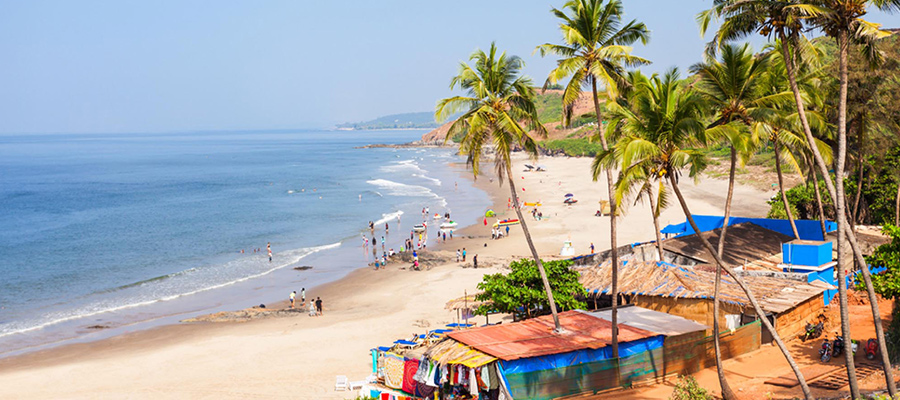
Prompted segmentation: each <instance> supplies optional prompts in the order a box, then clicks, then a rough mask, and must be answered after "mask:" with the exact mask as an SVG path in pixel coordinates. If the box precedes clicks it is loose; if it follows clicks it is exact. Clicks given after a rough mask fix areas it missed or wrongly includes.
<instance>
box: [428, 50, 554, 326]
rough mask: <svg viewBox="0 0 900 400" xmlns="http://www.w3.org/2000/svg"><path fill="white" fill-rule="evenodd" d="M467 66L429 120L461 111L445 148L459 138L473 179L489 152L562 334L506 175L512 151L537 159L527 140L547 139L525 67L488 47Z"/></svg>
mask: <svg viewBox="0 0 900 400" xmlns="http://www.w3.org/2000/svg"><path fill="white" fill-rule="evenodd" d="M469 60H470V61H474V62H475V66H474V68H473V67H472V66H470V65H469V64H467V63H465V62H462V63H460V66H459V74H458V75H456V76H454V77H453V79H452V80H451V81H450V89H451V90H453V89H456V88H457V87H459V88H460V89H462V90H464V91H465V92H466V95H464V96H454V97H449V98H446V99H443V100H441V101H439V102H438V104H437V107H436V108H435V113H434V114H435V118H436V119H438V120H444V119H446V118H447V117H448V116H449V115H452V114H455V113H457V112H460V111H463V114H462V115H461V116H460V117H459V118H457V119H456V121H454V122H453V124H452V125H450V129H449V131H448V132H447V137H446V138H445V139H444V140H445V142H446V140H448V139H450V138H452V137H454V136H457V135H462V140H461V141H460V147H459V151H460V154H465V155H466V156H467V159H466V161H467V163H468V165H470V166H471V167H472V172H473V173H474V175H475V176H476V178H477V176H478V173H479V171H480V166H481V158H482V157H483V155H484V150H485V147H486V146H493V147H494V151H495V153H494V168H495V170H496V173H497V178H498V179H497V180H498V181H499V182H500V183H501V184H502V183H503V180H504V176H505V178H506V180H507V181H508V182H509V191H510V195H511V196H512V199H513V201H514V203H513V206H514V209H515V210H516V215H517V216H518V217H519V224H520V225H521V226H522V230H523V231H524V232H525V240H526V241H527V242H528V248H529V249H531V255H532V256H533V257H534V262H535V263H536V264H537V267H538V271H539V272H540V274H541V280H542V281H543V282H544V290H545V291H546V292H547V299H548V300H549V301H550V312H551V313H552V314H553V322H554V324H555V325H556V331H557V332H560V331H561V329H562V328H561V327H560V325H559V316H558V315H557V310H556V302H555V301H554V300H553V292H552V290H551V288H550V281H549V280H548V279H547V272H546V271H545V270H544V265H543V263H541V258H540V256H539V255H538V253H537V249H535V247H534V241H532V239H531V234H530V233H529V231H528V226H527V225H526V224H525V218H524V217H523V216H522V210H521V208H520V207H519V204H518V200H517V199H516V186H515V181H514V180H513V175H512V160H511V153H512V152H513V150H514V149H515V148H521V149H523V150H524V151H525V152H527V153H528V155H529V156H531V157H533V158H537V155H538V149H537V144H536V143H535V139H534V137H533V136H532V135H533V134H536V135H538V136H541V137H543V136H546V135H547V129H546V128H545V127H544V126H543V124H541V123H540V121H539V120H538V115H537V109H536V108H535V106H534V96H535V93H534V88H533V87H532V81H531V79H529V78H528V77H525V76H521V75H520V71H521V70H522V67H524V65H525V63H524V62H523V61H522V59H521V58H519V57H516V56H507V55H506V52H502V53H500V54H499V55H498V54H497V46H496V45H495V44H494V43H491V48H490V50H489V51H488V53H485V52H484V51H481V50H476V51H475V52H474V53H472V55H471V56H470V57H469ZM523 125H524V126H523Z"/></svg>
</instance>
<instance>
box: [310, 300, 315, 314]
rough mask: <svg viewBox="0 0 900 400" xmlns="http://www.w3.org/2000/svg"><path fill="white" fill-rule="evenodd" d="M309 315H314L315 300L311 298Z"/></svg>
mask: <svg viewBox="0 0 900 400" xmlns="http://www.w3.org/2000/svg"><path fill="white" fill-rule="evenodd" d="M309 316H310V317H315V316H316V302H315V301H312V300H310V301H309Z"/></svg>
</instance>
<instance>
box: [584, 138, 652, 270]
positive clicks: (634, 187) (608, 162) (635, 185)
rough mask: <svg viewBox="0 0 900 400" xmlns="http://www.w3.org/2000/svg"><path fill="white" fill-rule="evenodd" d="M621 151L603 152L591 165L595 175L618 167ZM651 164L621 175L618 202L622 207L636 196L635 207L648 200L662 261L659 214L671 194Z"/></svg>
mask: <svg viewBox="0 0 900 400" xmlns="http://www.w3.org/2000/svg"><path fill="white" fill-rule="evenodd" d="M620 157H621V151H620V149H618V148H617V147H616V146H613V148H612V149H611V150H610V151H609V152H601V154H599V155H598V156H597V157H596V158H595V159H594V162H593V163H592V164H591V167H592V169H593V170H594V171H595V172H594V174H595V175H599V174H600V172H601V171H602V170H603V169H604V168H612V167H611V166H612V165H618V160H619V159H620ZM651 169H652V165H651V164H646V163H645V164H635V165H631V166H629V167H628V168H627V169H625V170H623V171H622V172H621V173H620V174H619V179H618V180H617V181H616V202H617V203H618V204H619V205H621V204H623V201H624V199H626V198H628V197H630V196H634V205H637V203H638V202H639V201H641V200H642V199H644V198H646V199H647V202H648V205H649V206H650V215H651V216H652V217H653V228H654V230H655V232H656V252H657V256H658V257H659V260H660V261H664V258H663V242H662V236H661V234H660V230H659V214H660V213H661V212H662V210H664V209H666V208H667V207H668V206H669V194H668V191H667V190H666V185H665V181H662V180H659V179H657V177H656V175H655V174H653V173H652V172H651Z"/></svg>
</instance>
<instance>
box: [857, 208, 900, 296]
mask: <svg viewBox="0 0 900 400" xmlns="http://www.w3.org/2000/svg"><path fill="white" fill-rule="evenodd" d="M882 232H883V233H884V234H885V235H888V236H890V237H891V239H892V240H891V242H890V243H887V244H883V245H881V246H878V248H877V249H875V251H874V252H873V253H872V255H870V256H868V257H866V262H867V263H869V265H871V266H872V267H874V268H878V267H884V268H885V271H884V272H881V273H878V274H877V275H872V286H873V287H874V288H875V293H878V294H880V295H881V296H882V297H884V298H886V299H894V300H896V299H898V298H900V227H897V226H894V225H891V224H886V225H885V226H884V227H883V228H882ZM857 288H858V289H861V290H865V284H864V283H861V282H860V283H858V284H857Z"/></svg>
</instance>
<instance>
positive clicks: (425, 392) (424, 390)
mask: <svg viewBox="0 0 900 400" xmlns="http://www.w3.org/2000/svg"><path fill="white" fill-rule="evenodd" d="M436 389H437V388H435V387H432V386H428V385H426V384H424V383H418V384H416V396H418V397H421V398H423V399H428V398H431V396H432V395H433V394H434V391H435V390H436Z"/></svg>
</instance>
